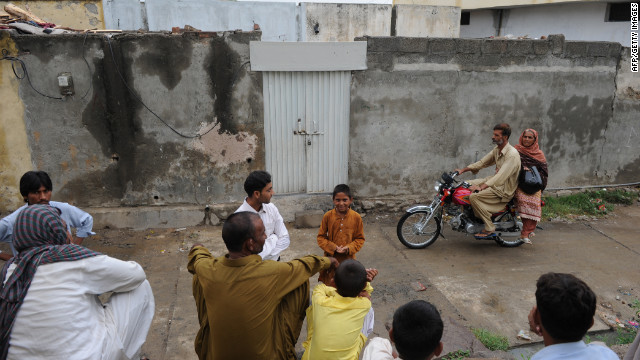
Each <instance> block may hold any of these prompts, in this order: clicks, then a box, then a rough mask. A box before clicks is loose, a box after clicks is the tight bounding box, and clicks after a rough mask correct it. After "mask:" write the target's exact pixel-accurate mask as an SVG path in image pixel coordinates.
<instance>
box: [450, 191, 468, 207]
mask: <svg viewBox="0 0 640 360" xmlns="http://www.w3.org/2000/svg"><path fill="white" fill-rule="evenodd" d="M469 195H471V191H470V190H469V189H465V188H463V187H460V188H457V189H456V190H455V191H454V192H453V202H454V203H455V204H458V205H471V203H470V202H469Z"/></svg>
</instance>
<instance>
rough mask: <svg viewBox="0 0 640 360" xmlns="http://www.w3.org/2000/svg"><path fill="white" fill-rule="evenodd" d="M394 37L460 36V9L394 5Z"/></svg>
mask: <svg viewBox="0 0 640 360" xmlns="http://www.w3.org/2000/svg"><path fill="white" fill-rule="evenodd" d="M395 14H396V36H412V37H448V38H451V37H453V38H457V37H459V36H460V8H458V7H454V6H426V5H402V4H399V5H396V7H395Z"/></svg>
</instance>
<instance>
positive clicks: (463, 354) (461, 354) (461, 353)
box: [440, 350, 471, 360]
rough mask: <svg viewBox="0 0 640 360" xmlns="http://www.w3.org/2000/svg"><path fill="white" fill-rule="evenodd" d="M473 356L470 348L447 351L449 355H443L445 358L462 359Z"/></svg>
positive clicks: (449, 359)
mask: <svg viewBox="0 0 640 360" xmlns="http://www.w3.org/2000/svg"><path fill="white" fill-rule="evenodd" d="M470 356H471V352H469V350H458V351H452V352H450V353H447V355H445V356H443V357H441V358H440V359H443V360H462V359H464V358H468V357H470Z"/></svg>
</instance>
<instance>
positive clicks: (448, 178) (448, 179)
mask: <svg viewBox="0 0 640 360" xmlns="http://www.w3.org/2000/svg"><path fill="white" fill-rule="evenodd" d="M442 180H444V182H445V183H446V184H450V183H452V182H453V178H452V177H451V175H449V174H447V173H442Z"/></svg>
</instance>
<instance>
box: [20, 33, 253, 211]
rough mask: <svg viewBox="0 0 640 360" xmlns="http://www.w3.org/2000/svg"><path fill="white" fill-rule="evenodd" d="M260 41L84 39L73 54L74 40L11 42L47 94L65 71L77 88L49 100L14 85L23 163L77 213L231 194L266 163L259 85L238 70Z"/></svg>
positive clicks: (78, 38) (243, 36)
mask: <svg viewBox="0 0 640 360" xmlns="http://www.w3.org/2000/svg"><path fill="white" fill-rule="evenodd" d="M259 39H260V34H259V33H239V34H233V33H225V34H220V35H216V34H215V33H204V34H185V35H182V36H173V35H162V34H146V35H138V34H130V35H120V36H113V37H111V38H110V39H108V38H107V37H105V36H95V35H89V36H88V38H87V39H86V44H85V46H84V48H83V45H82V44H83V41H85V39H84V36H82V35H68V36H67V35H64V36H57V37H55V38H49V37H38V36H23V35H14V36H13V40H14V41H15V44H16V48H17V51H19V52H20V53H22V54H23V55H22V56H21V58H22V59H23V60H24V61H25V63H26V65H27V67H28V69H29V73H30V75H31V77H32V81H33V82H34V86H36V88H38V89H39V90H40V91H42V92H43V93H45V94H52V95H57V93H58V88H57V83H56V81H55V80H56V76H57V74H58V73H59V72H63V71H65V72H71V73H72V76H73V79H74V84H75V90H76V94H75V95H74V96H73V97H71V98H67V99H65V100H53V99H47V98H43V97H42V96H40V95H38V94H36V93H35V92H34V91H33V90H31V89H30V88H29V87H28V85H27V84H26V82H24V81H23V82H21V83H20V98H21V99H22V102H23V103H24V113H23V115H24V123H25V124H26V129H27V130H26V132H27V135H28V140H29V148H30V149H31V152H32V154H33V155H32V157H33V159H32V163H33V168H37V169H42V170H45V171H47V172H49V174H50V175H51V176H52V179H53V182H54V196H53V197H54V199H60V200H64V201H70V202H72V203H75V204H78V205H80V206H117V205H136V206H137V205H149V204H182V203H188V204H212V203H216V202H227V201H237V200H238V199H241V198H242V194H243V190H242V182H243V180H244V178H245V177H246V175H247V174H248V173H249V172H250V171H251V170H253V169H256V168H262V167H264V153H263V150H262V149H263V147H264V146H263V143H264V139H263V127H262V118H263V115H262V112H263V110H262V81H261V77H260V76H259V74H257V73H250V72H249V71H248V70H249V67H248V66H247V62H248V61H249V41H251V40H259ZM82 54H84V56H85V57H86V59H87V61H88V63H89V65H90V69H88V68H87V65H86V64H85V62H84V60H83V58H82ZM120 74H121V75H122V77H123V78H124V79H125V80H126V83H127V85H128V87H129V88H130V90H129V89H128V88H127V86H126V85H125V83H124V82H123V81H122V79H121V77H120ZM85 94H86V96H85ZM138 98H139V99H142V101H144V103H145V104H146V105H147V106H148V107H149V108H150V109H152V110H153V112H155V113H156V114H157V115H158V116H159V117H160V118H162V120H164V121H165V122H166V124H164V123H162V121H161V120H159V119H158V118H157V117H156V116H154V115H153V114H151V113H150V112H149V111H148V110H147V109H146V108H145V107H144V105H143V104H142V103H141V102H140V101H139V100H138ZM170 127H172V128H173V129H174V130H175V131H176V132H178V133H180V134H182V135H185V136H186V137H183V136H180V135H178V134H177V133H176V132H174V131H172V130H171V129H170ZM197 135H201V136H197ZM14 175H15V177H14V179H13V180H12V181H14V182H17V181H18V178H19V176H20V175H21V174H18V173H16V174H14Z"/></svg>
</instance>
